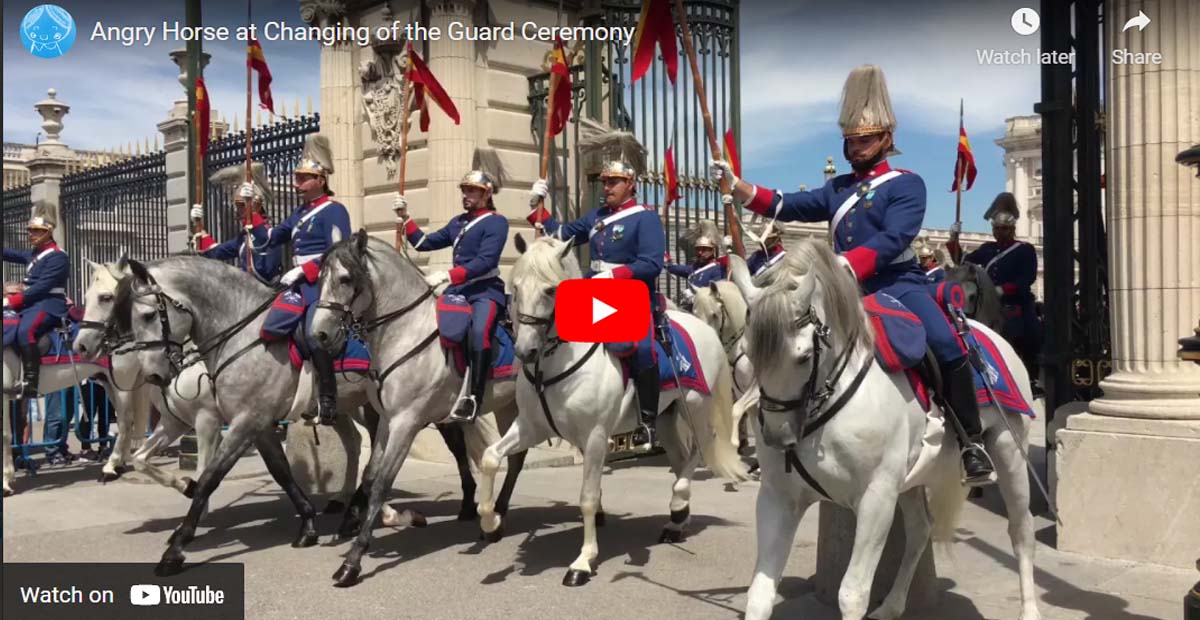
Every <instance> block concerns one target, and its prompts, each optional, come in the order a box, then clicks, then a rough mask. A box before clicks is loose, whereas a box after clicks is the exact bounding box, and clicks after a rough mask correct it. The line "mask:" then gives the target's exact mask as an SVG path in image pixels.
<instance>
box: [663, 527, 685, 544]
mask: <svg viewBox="0 0 1200 620" xmlns="http://www.w3.org/2000/svg"><path fill="white" fill-rule="evenodd" d="M684 538H686V536H685V535H684V533H683V530H673V529H671V528H663V531H662V534H660V535H659V537H658V542H659V543H669V544H679V543H681V542H683V539H684Z"/></svg>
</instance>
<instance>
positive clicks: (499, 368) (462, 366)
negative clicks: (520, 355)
mask: <svg viewBox="0 0 1200 620" xmlns="http://www.w3.org/2000/svg"><path fill="white" fill-rule="evenodd" d="M437 324H438V340H439V341H440V342H441V345H442V350H444V351H445V352H446V356H447V357H448V358H449V360H450V362H451V363H452V365H453V366H454V370H455V371H456V372H457V373H458V374H459V375H460V376H464V375H466V372H467V351H466V341H467V334H468V333H469V332H470V331H471V305H470V304H469V303H467V298H466V297H464V296H462V295H440V296H439V297H438V300H437ZM492 346H494V347H496V350H495V351H494V352H493V354H492V376H491V378H492V379H504V378H507V377H511V376H514V375H515V374H516V372H517V371H516V359H517V354H516V350H517V349H516V346H515V345H514V344H513V338H512V322H511V320H510V319H509V318H508V313H507V312H505V313H504V316H502V317H496V334H495V338H494V339H493V341H492Z"/></svg>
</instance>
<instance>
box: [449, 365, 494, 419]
mask: <svg viewBox="0 0 1200 620" xmlns="http://www.w3.org/2000/svg"><path fill="white" fill-rule="evenodd" d="M467 362H468V364H469V367H470V369H471V370H470V372H471V394H470V396H467V397H466V398H462V399H459V401H458V403H457V404H455V405H454V411H452V412H450V421H451V422H466V423H468V424H469V423H471V422H474V421H475V417H476V416H478V415H479V409H480V407H482V406H483V397H484V394H485V393H486V392H487V384H488V376H489V375H491V372H492V350H491V349H483V350H482V351H473V352H472V353H471V357H470V359H469V360H467Z"/></svg>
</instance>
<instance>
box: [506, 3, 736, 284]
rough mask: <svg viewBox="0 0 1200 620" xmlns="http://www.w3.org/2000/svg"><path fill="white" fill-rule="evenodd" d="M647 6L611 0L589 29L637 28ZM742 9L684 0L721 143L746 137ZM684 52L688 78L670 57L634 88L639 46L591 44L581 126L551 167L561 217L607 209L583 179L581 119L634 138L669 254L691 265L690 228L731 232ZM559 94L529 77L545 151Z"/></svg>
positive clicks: (578, 92)
mask: <svg viewBox="0 0 1200 620" xmlns="http://www.w3.org/2000/svg"><path fill="white" fill-rule="evenodd" d="M641 4H642V3H641V1H640V0H604V1H603V2H601V11H599V12H597V13H596V14H594V15H591V16H588V17H586V18H585V19H584V22H585V25H589V26H601V25H603V26H630V27H632V26H635V25H636V24H637V20H638V15H639V12H640V10H641ZM738 5H739V1H738V0H685V1H684V8H685V10H686V12H687V19H688V25H689V27H690V30H691V35H692V42H693V45H694V46H695V48H696V53H697V57H698V61H699V65H700V72H701V75H702V77H703V78H704V87H705V91H706V94H707V95H708V108H709V111H710V113H711V114H712V118H713V123H714V125H715V128H716V131H717V134H718V139H720V136H721V135H724V133H725V131H726V130H727V129H730V128H732V129H733V130H734V131H733V133H734V135H735V136H738V135H739V131H738V129H739V119H740V111H741V107H740V101H739V95H738V93H739V85H740V81H739V70H738ZM677 36H679V35H677ZM677 47H678V53H679V73H678V75H677V76H676V81H675V84H674V85H672V84H671V82H670V80H669V79H668V78H667V75H666V70H665V67H663V63H662V62H661V60H656V62H654V63H653V65H652V67H651V69H650V71H649V73H647V74H646V76H645V77H643V78H642V79H641V80H639V81H638V83H636V84H632V85H631V84H630V71H631V68H632V58H631V57H630V55H631V53H632V47H631V46H627V45H624V44H623V43H620V42H596V41H593V42H588V43H586V44H584V46H583V51H584V54H583V64H576V65H575V66H573V67H572V68H571V83H572V96H573V104H574V108H573V110H572V122H571V124H570V126H568V128H567V129H565V130H564V131H563V132H562V133H561V134H559V136H558V138H557V139H556V143H555V145H554V152H555V155H557V157H558V159H557V160H556V165H554V166H551V173H550V177H551V178H550V187H551V188H553V193H552V195H551V198H550V200H549V203H550V207H551V209H552V210H553V211H554V213H555V215H556V216H558V217H560V218H564V217H565V218H573V217H578V216H580V215H582V214H583V213H584V212H586V211H588V210H590V209H592V208H594V207H597V206H599V204H600V203H599V196H600V193H599V187H598V184H597V183H596V182H595V181H594V180H593V179H585V178H583V175H582V173H581V171H580V170H579V169H578V167H577V166H575V165H574V162H577V161H578V160H579V157H578V155H579V153H578V151H577V149H576V147H575V145H576V143H577V139H578V137H579V117H580V115H584V116H587V117H589V118H594V119H598V120H602V121H604V122H606V123H608V124H609V125H611V126H613V127H615V128H620V129H625V130H628V131H631V132H633V133H634V135H636V136H637V137H638V139H639V140H640V141H641V143H642V145H643V146H645V147H646V151H647V166H648V167H649V170H645V171H642V175H641V177H640V178H639V179H638V197H639V199H640V200H641V202H643V203H644V204H646V205H650V206H657V207H658V209H659V210H660V213H663V214H664V221H663V224H664V227H665V228H666V231H667V245H668V248H669V250H670V252H671V255H672V257H673V259H674V260H675V261H677V262H682V261H687V260H688V257H686V256H683V255H682V253H681V251H680V249H679V247H678V244H677V240H678V238H679V236H680V235H681V234H682V233H683V232H684V231H685V230H686V229H687V228H688V227H690V226H691V225H692V224H693V223H695V222H697V221H699V220H705V219H708V220H714V221H716V222H717V223H718V224H719V225H722V226H724V225H725V222H724V217H723V213H722V208H721V199H720V195H719V194H720V191H719V189H718V188H717V186H716V185H714V184H713V183H712V182H711V181H709V179H708V173H707V171H708V160H709V150H708V140H707V137H706V135H705V131H704V119H703V117H702V116H701V113H700V105H699V102H698V101H697V99H696V93H695V90H694V89H693V78H692V75H691V65H690V64H689V62H688V59H687V56H686V55H685V54H684V51H683V45H682V43H680V44H679V45H678V46H677ZM549 88H550V79H549V74H548V73H542V74H539V75H535V76H533V77H531V78H529V103H530V106H531V108H532V111H533V127H532V131H533V134H534V136H535V138H534V139H535V141H536V142H537V144H538V146H539V147H540V146H541V140H542V136H543V131H542V128H543V127H544V124H543V123H545V117H546V97H547V95H548V94H549ZM672 145H673V146H674V154H675V164H676V171H677V173H678V175H679V188H680V193H681V194H682V196H683V197H682V198H681V199H680V200H679V201H677V202H675V203H674V204H673V205H671V207H670V208H668V209H666V210H665V211H663V207H662V205H663V198H664V196H665V193H666V177H665V175H664V172H663V156H664V153H665V151H666V149H667V148H668V147H669V146H672ZM739 150H740V149H739ZM563 180H566V181H567V183H563V182H562V181H563ZM568 187H569V190H568ZM664 273H665V272H664ZM663 278H664V280H663V282H664V288H663V289H662V290H663V292H665V293H668V294H671V295H672V296H676V294H677V292H678V288H679V287H678V284H679V281H678V280H676V279H675V278H671V277H668V276H666V275H664V276H663Z"/></svg>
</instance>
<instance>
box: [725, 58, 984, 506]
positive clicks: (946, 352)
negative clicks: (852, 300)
mask: <svg viewBox="0 0 1200 620" xmlns="http://www.w3.org/2000/svg"><path fill="white" fill-rule="evenodd" d="M839 125H841V128H842V135H843V137H844V141H843V147H842V149H843V151H842V152H843V155H845V157H846V159H847V160H848V161H849V162H850V165H851V166H852V167H853V169H854V171H853V172H852V173H850V174H843V175H839V176H836V177H834V178H833V179H831V180H829V181H828V182H826V184H825V185H824V186H823V187H821V188H820V189H818V190H815V191H800V192H793V193H788V194H783V193H780V192H777V191H774V190H770V189H767V188H764V187H757V186H754V185H751V184H749V183H746V182H745V181H741V180H740V179H738V178H737V177H736V176H735V175H734V174H733V170H732V168H731V167H730V166H729V164H728V163H726V162H724V161H720V160H713V161H712V162H711V175H712V178H713V180H714V181H718V182H719V181H720V180H721V179H722V178H726V179H728V180H729V181H730V185H731V187H733V195H734V198H735V199H736V200H738V201H740V202H741V203H743V204H744V205H746V206H747V207H749V208H750V210H752V211H754V212H755V213H758V214H760V215H763V216H765V217H768V218H777V219H778V220H779V221H781V222H792V221H802V222H820V221H830V222H831V224H830V236H831V237H832V239H833V248H834V251H836V252H838V254H839V255H840V258H841V260H842V262H843V264H844V265H846V267H847V268H848V269H849V270H850V271H851V272H852V273H853V274H854V276H855V278H856V279H857V280H858V282H859V285H860V286H861V287H862V289H863V291H864V292H865V293H867V294H872V293H876V292H880V291H882V292H885V293H887V294H888V295H890V296H891V297H893V298H895V299H897V300H899V301H900V302H901V303H903V304H904V305H905V306H906V307H908V309H909V310H911V311H912V312H913V313H914V314H916V315H917V316H918V317H920V319H921V322H922V323H923V324H924V327H925V333H926V338H927V340H928V344H929V346H930V348H931V349H932V350H933V355H934V357H935V358H937V360H938V362H939V365H940V367H941V372H942V377H943V383H944V384H945V392H946V394H945V397H946V401H947V402H948V403H949V404H950V406H951V407H952V408H953V410H954V412H955V415H957V417H958V419H959V421H960V422H961V424H962V426H963V427H964V429H965V430H966V433H967V435H968V438H969V440H968V442H967V443H968V445H967V446H964V448H963V452H962V459H963V468H964V471H965V473H966V481H967V482H968V483H980V482H983V481H985V480H987V479H988V477H989V475H990V474H991V473H992V465H991V462H990V461H989V459H988V457H987V454H986V453H985V452H984V449H983V437H982V435H983V427H982V425H981V422H980V419H979V406H978V404H977V402H976V395H975V383H974V379H973V376H972V371H971V366H970V365H969V363H968V361H967V349H966V346H965V345H964V344H963V342H962V339H961V338H960V337H959V336H958V334H957V333H956V331H955V329H954V327H953V326H952V325H951V323H950V321H949V320H948V319H947V318H946V316H945V314H944V313H943V311H942V309H941V308H939V307H938V304H937V302H936V301H934V299H933V297H931V295H930V289H929V286H928V283H927V282H926V280H925V273H924V271H923V270H922V269H921V267H920V266H919V265H918V264H917V260H916V256H915V253H914V252H913V251H912V248H910V247H909V244H910V243H912V241H913V239H914V238H916V236H917V235H918V234H919V233H920V232H921V224H922V221H923V220H924V217H925V183H924V182H923V181H922V180H921V177H919V176H917V175H916V174H914V173H912V172H909V171H906V170H897V169H893V168H892V167H891V166H890V165H889V164H888V162H887V157H888V155H889V154H890V153H891V152H893V138H892V134H893V131H894V130H895V128H896V118H895V116H894V115H893V114H892V105H891V100H890V98H889V96H888V92H887V84H886V82H885V80H884V75H883V72H882V71H881V70H880V69H879V68H878V67H875V66H872V65H866V66H861V67H858V68H856V69H854V70H853V71H851V73H850V75H849V77H848V78H847V79H846V84H845V87H844V88H843V91H842V110H841V116H840V118H839Z"/></svg>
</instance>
